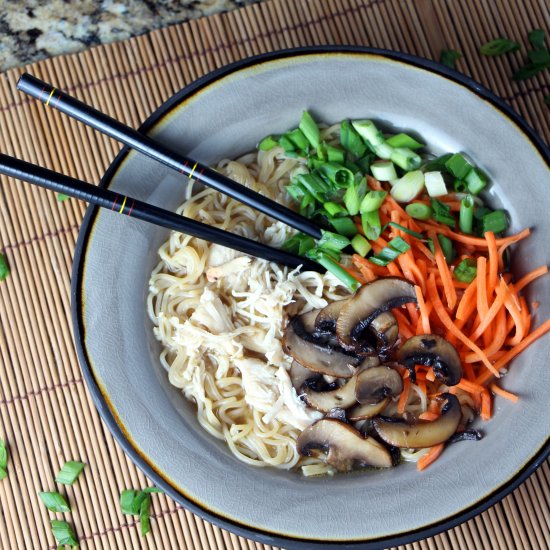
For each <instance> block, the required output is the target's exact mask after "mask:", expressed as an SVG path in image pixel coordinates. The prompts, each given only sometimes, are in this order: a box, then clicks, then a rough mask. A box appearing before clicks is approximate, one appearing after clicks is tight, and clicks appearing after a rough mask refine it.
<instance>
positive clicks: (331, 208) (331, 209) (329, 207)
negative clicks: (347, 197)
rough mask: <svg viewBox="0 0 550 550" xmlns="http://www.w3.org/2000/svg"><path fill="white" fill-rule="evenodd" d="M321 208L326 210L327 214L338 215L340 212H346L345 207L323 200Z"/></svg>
mask: <svg viewBox="0 0 550 550" xmlns="http://www.w3.org/2000/svg"><path fill="white" fill-rule="evenodd" d="M323 208H324V209H325V210H326V211H327V213H328V215H329V216H338V215H340V214H343V215H344V214H346V213H347V212H346V209H345V208H344V207H343V206H342V205H341V204H338V203H336V202H331V201H329V202H325V203H324V204H323Z"/></svg>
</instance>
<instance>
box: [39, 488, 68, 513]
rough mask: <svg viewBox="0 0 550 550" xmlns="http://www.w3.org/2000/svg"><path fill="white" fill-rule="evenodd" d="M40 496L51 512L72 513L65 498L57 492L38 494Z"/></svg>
mask: <svg viewBox="0 0 550 550" xmlns="http://www.w3.org/2000/svg"><path fill="white" fill-rule="evenodd" d="M38 496H39V497H40V499H41V500H42V502H43V503H44V505H45V506H46V508H47V509H48V510H49V511H50V512H58V513H61V512H70V511H71V507H70V506H69V503H68V502H67V500H66V499H65V497H64V496H63V495H61V494H59V493H57V492H55V491H51V492H48V491H45V492H41V493H38Z"/></svg>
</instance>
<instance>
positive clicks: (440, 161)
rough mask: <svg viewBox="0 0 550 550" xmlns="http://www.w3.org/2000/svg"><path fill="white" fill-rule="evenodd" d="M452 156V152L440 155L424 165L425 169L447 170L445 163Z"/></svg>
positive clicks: (434, 170) (432, 170) (431, 170)
mask: <svg viewBox="0 0 550 550" xmlns="http://www.w3.org/2000/svg"><path fill="white" fill-rule="evenodd" d="M452 156H453V154H452V153H446V154H445V155H441V156H440V157H437V158H435V159H432V160H430V161H428V162H427V163H426V164H425V165H424V170H425V171H427V172H442V171H443V170H445V171H446V170H447V167H446V166H445V163H446V162H447V161H448V160H449V159H450V158H451V157H452Z"/></svg>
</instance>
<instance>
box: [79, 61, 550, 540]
mask: <svg viewBox="0 0 550 550" xmlns="http://www.w3.org/2000/svg"><path fill="white" fill-rule="evenodd" d="M306 108H307V109H310V110H311V112H312V113H313V114H314V116H315V117H316V118H317V119H318V120H322V121H325V122H328V123H332V122H336V121H340V120H341V119H343V118H346V117H349V118H374V119H376V120H378V121H380V122H381V123H383V125H384V126H385V128H387V129H391V128H397V129H403V130H407V129H411V130H414V131H415V132H416V133H417V134H418V135H420V136H422V138H424V139H425V140H426V141H427V143H428V144H429V146H430V149H431V150H432V151H433V152H435V153H437V152H442V151H464V152H465V153H467V154H468V155H470V156H471V158H472V159H473V160H474V161H475V162H476V164H477V165H478V166H480V167H481V168H482V169H483V170H485V171H486V172H487V173H488V174H490V175H491V179H492V181H493V182H494V183H493V186H492V188H491V190H490V195H491V200H492V202H493V204H494V205H495V206H503V207H504V208H506V209H508V211H509V212H510V216H511V220H512V227H511V231H512V232H513V231H517V230H520V229H522V228H524V227H534V228H535V230H534V231H533V235H532V236H531V237H530V238H529V239H528V240H527V241H525V242H524V243H522V244H521V245H519V246H517V247H516V254H517V258H519V257H521V261H519V260H518V261H516V264H515V269H516V270H517V272H518V273H519V274H521V273H523V272H526V271H528V270H530V269H533V268H535V267H538V266H540V265H542V264H544V263H546V264H548V263H550V247H548V243H547V235H549V234H550V217H549V216H548V215H547V212H548V210H549V209H550V199H549V196H548V194H547V193H546V191H545V186H547V184H548V168H547V165H546V163H545V161H544V159H543V158H542V157H541V156H540V153H539V152H538V151H537V150H536V148H535V147H534V146H533V144H532V143H531V142H530V141H529V139H528V138H527V137H526V135H525V134H524V133H523V132H522V131H521V130H520V129H519V127H518V126H517V125H516V124H515V123H514V122H512V121H511V120H510V119H509V118H508V117H507V116H505V115H503V114H502V112H500V111H499V110H498V109H497V108H496V107H494V106H493V105H492V104H491V103H490V102H488V101H487V100H485V99H483V98H481V97H480V96H478V95H476V94H475V93H473V92H472V91H470V90H469V89H467V88H466V87H465V86H463V85H461V84H458V83H456V82H454V81H452V80H451V79H449V78H446V77H444V76H441V75H437V74H434V73H432V72H430V71H428V70H426V69H425V68H421V67H417V66H414V65H411V64H408V63H404V62H402V61H398V60H396V59H389V58H386V57H383V56H379V55H373V54H368V53H319V54H309V55H298V56H291V57H287V58H281V59H274V60H269V61H263V62H257V63H254V64H252V65H250V66H248V67H246V68H244V69H241V70H239V71H235V72H232V73H230V74H226V75H224V76H221V77H218V78H215V79H213V80H211V81H210V82H209V83H207V84H205V85H203V86H202V87H199V88H197V89H195V90H194V91H193V92H192V93H190V94H189V95H188V97H184V98H183V99H182V101H181V102H180V103H179V104H178V105H176V106H173V107H172V108H170V109H167V110H166V112H165V113H164V115H163V116H161V117H159V118H158V120H157V122H156V123H154V124H153V126H152V129H151V130H150V133H151V134H152V135H154V136H155V138H156V139H158V140H160V141H162V142H163V143H166V144H168V145H170V146H171V147H173V148H174V149H176V150H179V151H182V152H184V153H185V154H187V155H188V156H190V157H192V158H197V159H200V160H201V161H202V162H205V163H214V162H216V161H218V160H219V159H221V158H232V157H235V156H237V155H239V154H240V153H244V152H246V151H249V150H251V149H253V148H254V146H255V144H256V143H257V142H258V141H259V139H261V138H262V137H263V136H264V135H265V134H267V133H278V132H283V131H285V130H287V129H288V128H291V127H294V126H295V125H296V124H297V121H298V120H299V118H300V115H301V111H302V110H303V109H306ZM185 183H186V179H185V178H184V177H183V176H180V175H178V174H176V173H175V172H172V171H170V170H168V169H167V168H164V167H162V166H160V165H159V164H157V163H156V162H154V161H152V160H149V159H147V158H144V157H143V156H141V155H138V154H136V153H129V154H127V155H126V156H125V157H124V159H123V160H122V161H121V162H120V164H119V166H118V168H117V169H116V170H115V171H114V173H113V175H112V177H111V178H110V181H108V184H109V187H110V188H112V189H115V190H117V191H120V192H122V193H125V194H129V195H131V196H134V197H137V198H138V199H140V200H145V201H148V202H151V203H153V204H156V205H159V206H162V207H165V208H170V209H172V210H173V209H175V207H176V206H177V205H179V204H180V203H181V202H182V200H183V196H184V188H185ZM546 189H547V187H546ZM88 230H89V237H88V238H87V239H85V240H84V241H83V247H84V249H83V251H82V259H83V261H82V262H81V267H80V269H79V271H78V273H77V277H78V278H79V280H80V285H81V287H80V288H81V295H80V296H77V297H76V299H77V300H81V312H82V320H81V323H82V327H83V333H82V334H81V336H80V339H81V345H82V347H83V350H84V354H85V356H86V360H87V362H88V364H89V366H90V368H91V371H92V373H93V377H94V378H95V381H96V383H97V384H98V386H99V388H100V391H101V394H102V395H99V394H98V395H96V398H97V400H98V402H99V404H100V408H107V407H109V408H110V410H111V413H112V414H114V416H115V417H116V419H117V423H118V424H119V426H120V427H121V428H122V430H123V432H124V433H125V434H126V438H127V440H128V441H129V442H130V443H131V445H132V446H133V447H134V448H135V449H136V450H137V451H138V453H139V454H140V455H141V457H142V459H143V461H144V463H147V464H148V465H150V467H151V468H152V469H153V470H155V471H156V473H157V474H158V475H160V476H161V477H163V478H164V479H165V480H166V481H167V482H168V483H169V484H170V485H171V486H172V487H173V488H175V489H176V490H177V491H178V492H179V493H181V495H183V496H184V497H186V498H187V499H188V500H190V501H192V502H194V503H195V504H197V505H198V506H199V507H200V508H201V509H203V510H205V511H207V512H208V513H211V514H214V515H216V516H221V517H223V518H226V519H228V520H231V521H233V522H235V523H238V524H240V525H242V526H244V527H249V528H254V529H258V530H260V531H262V532H266V533H272V534H275V535H282V536H288V537H294V538H298V539H312V540H326V541H353V540H372V539H378V538H381V537H387V536H392V535H396V534H399V533H406V532H410V531H413V530H418V529H421V528H425V527H428V526H431V525H434V524H437V523H438V522H442V521H445V520H447V519H448V518H451V517H453V516H455V515H456V514H459V513H460V512H461V511H463V510H464V509H466V508H469V507H471V506H472V505H474V504H475V503H477V502H479V501H480V500H482V499H484V498H486V497H487V495H489V494H491V493H492V492H493V491H495V490H496V489H497V488H499V487H502V486H503V485H504V484H506V483H507V482H508V480H510V479H511V478H513V477H514V476H515V475H516V473H517V472H518V471H519V470H520V469H521V468H522V467H523V466H524V465H525V464H526V463H527V462H529V460H530V459H531V458H532V457H533V456H534V455H535V454H536V453H537V452H538V451H539V450H540V449H541V448H542V447H543V446H544V445H545V443H546V441H547V437H548V433H550V415H549V414H548V413H549V410H548V408H549V407H548V403H549V402H550V390H549V388H550V374H549V373H550V370H549V369H548V366H547V363H548V357H549V353H550V340H549V338H548V337H547V338H546V339H543V340H541V341H539V342H537V343H536V344H534V345H533V346H531V347H530V348H529V349H528V350H527V351H526V352H524V353H523V354H522V355H521V357H520V358H518V359H516V360H515V361H514V362H513V368H512V369H511V371H510V374H509V375H508V376H507V377H506V378H505V380H504V382H503V385H504V386H505V387H506V388H509V389H511V390H513V391H514V392H516V393H518V394H519V395H520V396H521V400H520V402H519V403H518V404H511V403H508V402H505V401H503V400H501V399H497V400H496V411H495V415H494V418H493V419H492V420H491V421H490V422H488V423H485V424H484V425H483V430H484V432H485V438H484V439H483V440H482V441H480V442H463V443H459V444H455V445H451V446H449V447H448V448H447V449H446V450H445V452H444V453H443V455H442V457H441V459H440V460H438V461H437V462H436V463H435V464H434V465H433V466H431V467H430V468H429V469H427V470H426V471H424V472H421V473H417V472H416V469H415V465H411V464H405V465H401V466H400V467H398V468H396V469H393V470H390V471H372V472H363V473H353V474H349V475H339V476H335V477H333V478H310V479H307V478H303V477H302V476H301V475H300V474H298V473H295V472H287V471H280V470H275V469H270V468H263V469H262V468H254V467H251V466H247V465H245V464H243V463H241V462H239V461H238V460H237V459H236V458H234V457H233V455H232V454H231V453H230V452H229V451H228V450H227V448H226V447H225V445H224V444H223V443H222V442H220V441H217V440H215V439H213V438H212V437H211V436H210V435H208V434H207V433H206V432H205V431H204V430H203V429H202V428H201V427H200V426H199V424H198V422H197V421H196V419H195V414H194V410H193V406H192V405H191V404H190V403H188V402H187V401H185V400H184V398H183V396H182V395H181V394H180V392H179V391H178V390H176V389H175V388H173V387H171V386H170V384H169V383H168V380H167V377H166V374H165V372H164V371H163V370H162V368H161V367H160V364H159V360H158V355H159V352H160V347H159V344H158V342H157V341H156V340H155V339H154V337H153V333H152V325H151V322H150V321H149V319H148V315H147V311H146V296H147V287H148V279H149V276H150V273H151V271H152V269H153V267H154V266H155V265H156V263H157V261H158V260H157V249H158V247H159V246H160V244H161V243H162V242H163V241H165V240H166V239H167V237H168V232H167V231H166V230H164V229H162V228H158V227H154V226H152V225H148V224H146V223H144V222H140V221H138V220H132V219H128V218H126V217H123V216H118V215H116V214H114V213H112V212H109V211H105V210H102V211H100V212H97V213H95V215H94V217H93V219H92V222H91V224H90V226H89V228H88ZM549 295H550V280H549V279H548V278H546V279H545V280H544V279H541V280H539V281H537V282H536V283H534V284H533V285H532V287H531V290H530V292H529V294H528V299H529V301H531V300H532V299H534V296H537V297H538V299H539V300H540V302H541V305H540V308H539V309H538V310H537V311H536V313H535V314H534V323H537V322H540V320H544V319H546V318H548V317H550V301H548V300H547V299H546V298H547V297H548V296H549ZM144 463H142V466H143V465H144ZM149 472H150V470H149ZM412 502H414V503H417V505H414V506H411V503H412Z"/></svg>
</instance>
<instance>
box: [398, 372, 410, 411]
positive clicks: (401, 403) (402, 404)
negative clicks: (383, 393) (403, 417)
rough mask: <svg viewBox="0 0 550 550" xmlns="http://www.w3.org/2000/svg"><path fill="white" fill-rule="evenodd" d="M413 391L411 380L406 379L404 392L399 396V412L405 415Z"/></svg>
mask: <svg viewBox="0 0 550 550" xmlns="http://www.w3.org/2000/svg"><path fill="white" fill-rule="evenodd" d="M410 391H411V379H410V378H405V379H404V380H403V391H402V392H401V395H400V396H399V401H398V402H397V412H398V413H399V414H403V413H404V412H405V407H406V406H407V401H408V400H409V393H410Z"/></svg>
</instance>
